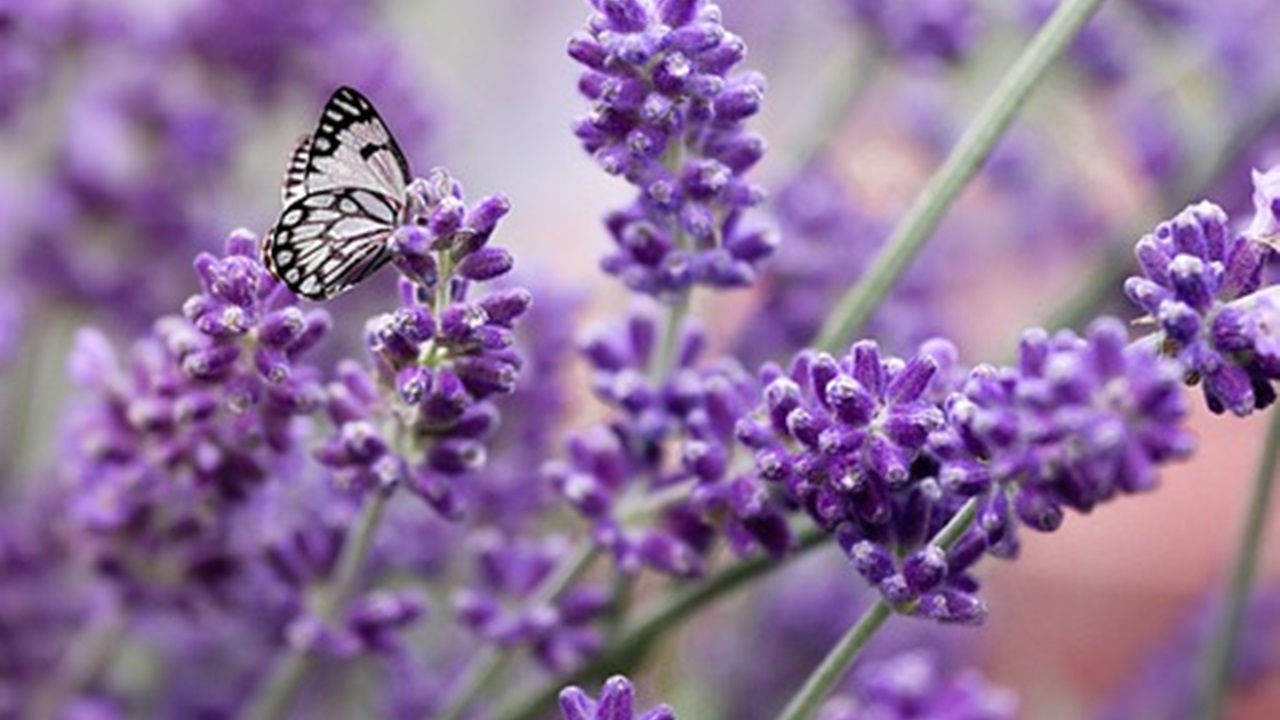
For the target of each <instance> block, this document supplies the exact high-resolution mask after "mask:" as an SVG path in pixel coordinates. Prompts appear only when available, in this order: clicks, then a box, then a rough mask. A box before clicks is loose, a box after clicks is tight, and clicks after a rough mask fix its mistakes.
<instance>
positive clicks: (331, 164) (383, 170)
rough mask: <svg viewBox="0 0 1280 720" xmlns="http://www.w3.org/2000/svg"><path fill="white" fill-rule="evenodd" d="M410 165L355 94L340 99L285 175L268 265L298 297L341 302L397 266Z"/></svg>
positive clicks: (266, 250) (340, 92)
mask: <svg viewBox="0 0 1280 720" xmlns="http://www.w3.org/2000/svg"><path fill="white" fill-rule="evenodd" d="M409 177H410V175H409V164H408V162H407V161H406V160H405V157H404V153H403V152H401V150H400V147H399V145H398V144H397V143H396V140H395V138H394V137H393V136H392V135H391V132H390V131H389V130H388V129H387V126H386V124H385V123H384V122H383V121H382V118H381V116H379V115H378V111H377V110H375V109H374V107H373V104H372V103H370V102H369V100H368V99H367V98H365V97H364V96H363V95H361V94H360V93H359V92H357V91H356V90H354V89H352V88H349V87H341V88H338V89H337V90H336V91H334V93H333V95H332V96H331V97H330V98H329V101H328V102H327V103H325V106H324V109H323V110H322V111H321V114H320V122H319V123H318V124H317V127H316V130H315V132H314V133H312V134H311V135H310V136H308V137H305V138H303V139H302V140H301V141H300V142H299V143H298V146H297V147H296V148H295V149H294V151H293V154H292V156H291V157H290V159H289V164H288V166H287V168H286V170H285V176H284V184H283V188H282V191H281V196H282V200H283V204H284V209H283V210H282V211H281V212H280V217H279V219H277V220H276V223H275V225H274V226H273V227H272V228H271V230H270V231H268V233H267V235H266V240H265V242H264V243H263V246H262V257H263V263H264V264H265V265H266V266H267V268H268V269H269V270H270V271H271V273H272V274H273V275H275V276H276V278H278V279H279V280H280V281H281V282H283V283H284V284H285V285H286V286H288V288H289V289H290V290H292V291H293V292H294V293H296V294H298V295H300V296H302V297H305V298H308V299H312V300H324V299H328V298H331V297H334V296H336V295H339V294H341V293H343V292H345V291H347V290H349V289H351V288H352V287H354V286H355V285H356V284H358V283H359V282H360V281H361V280H364V279H365V278H366V277H368V276H370V275H372V274H373V273H374V272H376V271H377V270H378V269H379V268H381V267H382V266H383V265H385V264H386V263H387V262H388V261H390V260H391V257H392V252H391V249H390V245H389V243H390V239H391V235H392V233H394V232H395V230H396V228H397V227H399V226H401V225H403V224H404V223H405V222H406V217H405V215H406V207H407V202H406V197H405V193H406V188H407V187H408V185H409Z"/></svg>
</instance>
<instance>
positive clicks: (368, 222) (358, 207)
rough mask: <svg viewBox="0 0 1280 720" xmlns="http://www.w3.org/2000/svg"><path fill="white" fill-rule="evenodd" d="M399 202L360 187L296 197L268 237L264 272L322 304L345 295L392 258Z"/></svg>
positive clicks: (265, 245)
mask: <svg viewBox="0 0 1280 720" xmlns="http://www.w3.org/2000/svg"><path fill="white" fill-rule="evenodd" d="M399 212H400V202H399V200H397V199H396V198H395V197H393V196H390V195H387V194H385V193H382V192H380V191H377V190H371V189H367V188H363V187H339V188H333V189H328V190H318V191H315V192H309V193H307V194H305V195H302V196H300V197H296V198H294V199H293V200H292V201H291V202H290V203H289V204H288V205H286V206H285V209H284V211H283V212H281V213H280V219H279V220H277V221H276V224H275V226H274V227H273V228H271V230H270V232H268V233H267V238H266V242H265V243H264V245H263V253H262V254H263V259H264V261H265V262H266V265H267V268H268V269H269V270H270V271H271V274H272V275H275V276H276V277H277V278H279V279H280V281H281V282H283V283H284V284H285V285H286V286H287V287H288V288H289V289H290V290H292V291H293V292H294V293H295V294H297V295H300V296H302V297H305V298H307V299H310V300H325V299H328V298H331V297H334V296H336V295H339V294H341V293H343V292H346V291H347V290H349V289H350V288H352V287H353V286H355V285H356V284H357V283H359V282H360V281H361V280H363V279H365V278H366V277H368V276H369V275H372V274H373V273H374V272H375V271H377V270H378V268H380V267H382V266H383V265H385V264H386V263H387V261H389V260H390V259H391V255H392V253H391V250H390V248H389V247H388V245H387V241H388V240H389V239H390V237H391V233H393V232H395V229H396V227H397V225H398V215H399Z"/></svg>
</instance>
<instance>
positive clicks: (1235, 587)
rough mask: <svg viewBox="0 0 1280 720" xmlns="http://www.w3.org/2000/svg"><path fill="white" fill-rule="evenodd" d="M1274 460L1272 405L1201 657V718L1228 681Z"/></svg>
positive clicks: (1278, 414) (1215, 710) (1277, 441)
mask: <svg viewBox="0 0 1280 720" xmlns="http://www.w3.org/2000/svg"><path fill="white" fill-rule="evenodd" d="M1277 462H1280V409H1275V408H1273V409H1272V410H1271V425H1270V427H1269V429H1268V430H1267V440H1266V445H1265V446H1264V447H1263V449H1262V458H1261V461H1260V462H1259V463H1258V474H1257V476H1256V477H1255V478H1254V481H1253V496H1252V497H1251V498H1249V505H1248V510H1247V511H1246V513H1247V514H1246V517H1245V522H1244V527H1243V528H1242V529H1241V531H1240V544H1239V546H1238V549H1237V551H1236V565H1235V569H1234V570H1233V572H1232V574H1231V584H1230V585H1228V586H1227V596H1226V602H1225V603H1224V606H1223V610H1222V616H1221V617H1219V618H1218V623H1217V626H1216V627H1215V628H1214V631H1213V636H1212V639H1211V640H1210V643H1209V648H1208V651H1207V654H1206V657H1205V660H1206V663H1205V668H1204V677H1203V681H1202V682H1203V684H1202V686H1201V691H1200V708H1199V710H1200V712H1199V714H1198V715H1197V716H1196V717H1198V718H1201V719H1202V720H1216V719H1217V718H1218V717H1219V715H1220V713H1221V711H1222V704H1223V699H1224V697H1225V696H1226V692H1227V687H1228V685H1230V683H1231V673H1232V670H1233V669H1234V667H1235V660H1236V654H1237V650H1238V645H1239V642H1240V628H1241V625H1242V624H1243V622H1244V613H1245V606H1246V605H1247V603H1248V601H1249V594H1250V593H1251V592H1252V590H1253V578H1254V574H1255V572H1256V571H1257V569H1258V549H1259V547H1260V545H1261V542H1262V533H1263V530H1264V529H1265V527H1266V520H1267V514H1268V512H1269V511H1270V509H1271V488H1272V486H1273V485H1274V484H1275V478H1276V465H1277Z"/></svg>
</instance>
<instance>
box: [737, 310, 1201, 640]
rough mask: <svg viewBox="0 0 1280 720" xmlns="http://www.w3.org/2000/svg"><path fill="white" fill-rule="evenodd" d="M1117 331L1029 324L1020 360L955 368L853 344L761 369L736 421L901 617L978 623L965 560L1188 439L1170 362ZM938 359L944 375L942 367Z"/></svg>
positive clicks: (1182, 451)
mask: <svg viewBox="0 0 1280 720" xmlns="http://www.w3.org/2000/svg"><path fill="white" fill-rule="evenodd" d="M1126 342H1127V336H1126V334H1125V331H1124V328H1123V326H1121V325H1120V324H1119V323H1118V322H1117V321H1114V320H1103V321H1099V322H1097V323H1095V324H1094V325H1093V326H1092V327H1091V328H1090V331H1089V335H1088V337H1087V338H1085V339H1081V338H1078V337H1076V336H1075V335H1073V334H1071V333H1069V332H1063V333H1059V334H1058V335H1055V336H1052V337H1051V336H1049V335H1047V334H1046V333H1044V332H1043V331H1030V332H1028V333H1027V334H1026V335H1025V336H1024V338H1023V343H1022V347H1021V353H1020V358H1019V362H1018V364H1017V365H1016V366H1014V367H1007V368H998V369H997V368H993V367H990V366H979V367H976V368H974V369H973V370H971V371H970V372H969V373H968V377H967V379H965V380H963V382H962V383H961V382H960V381H959V378H960V376H961V374H962V373H960V372H959V369H958V368H957V367H956V366H955V356H956V353H955V349H954V348H953V347H951V346H950V345H949V344H948V343H945V342H942V341H933V342H929V343H926V344H925V345H924V346H923V347H922V350H921V351H920V352H919V353H917V354H916V355H915V356H914V357H913V358H911V359H909V360H906V361H903V360H900V359H897V358H892V357H884V356H882V355H881V354H880V352H879V350H878V348H877V347H876V345H875V344H874V343H872V342H870V341H860V342H858V343H855V344H854V346H853V347H852V349H851V350H850V352H849V354H847V355H845V356H844V357H842V358H839V359H836V358H834V357H832V356H830V355H826V354H821V353H811V352H805V353H801V354H800V355H798V356H797V357H796V359H795V361H794V362H793V363H792V366H791V368H790V370H789V371H788V372H786V373H783V372H782V371H781V370H780V369H779V368H777V367H770V366H766V368H765V369H764V370H763V372H762V374H763V378H764V390H763V393H762V397H763V402H762V404H761V406H760V407H759V408H758V410H757V411H756V412H755V414H754V415H753V416H752V418H751V419H749V420H744V421H743V422H742V423H740V424H739V428H738V436H739V439H740V440H741V441H742V442H743V443H744V444H745V445H747V446H748V447H750V448H752V449H753V450H754V451H755V460H756V471H757V472H758V473H759V475H760V477H761V478H763V479H765V480H766V481H768V482H770V483H772V484H774V485H776V486H779V487H780V488H781V489H782V490H783V491H784V492H785V494H786V496H787V497H788V498H790V499H791V500H792V501H793V502H795V503H797V504H798V505H799V506H800V507H801V508H803V509H804V510H805V511H806V512H807V513H808V515H809V516H810V517H811V518H812V519H813V520H814V521H815V522H816V523H817V525H818V526H819V527H820V528H822V529H824V530H825V531H827V532H828V533H831V534H833V535H835V537H836V539H837V540H838V541H839V543H840V545H841V547H843V548H844V550H845V552H846V553H847V554H848V556H849V559H850V560H851V562H852V564H853V566H854V568H855V570H857V572H858V573H859V574H860V575H862V576H863V578H864V579H866V580H867V581H868V582H869V583H871V584H872V585H874V586H875V587H877V588H878V589H879V591H880V593H881V595H882V596H883V597H884V598H885V599H886V600H887V601H889V602H890V603H893V604H894V605H895V606H896V607H898V608H899V610H900V611H902V612H908V613H912V614H916V615H921V616H924V617H930V618H933V619H936V620H942V621H947V622H966V623H972V622H979V621H981V619H982V617H983V616H984V614H985V608H984V606H983V604H982V602H981V600H980V599H979V598H978V597H977V595H976V590H977V582H976V580H975V579H974V578H973V577H972V576H970V575H969V574H968V569H969V568H970V567H971V566H972V565H973V563H975V562H976V561H977V560H979V559H980V558H981V557H982V556H983V555H984V554H985V553H988V552H990V553H992V554H995V555H998V556H1002V557H1009V556H1011V555H1013V554H1014V553H1015V552H1016V550H1017V539H1016V535H1015V528H1016V524H1017V523H1016V521H1021V522H1022V523H1024V524H1027V525H1029V526H1031V527H1033V528H1035V529H1037V530H1042V531H1047V530H1053V529H1055V528H1056V527H1057V526H1058V524H1059V523H1060V522H1061V520H1062V516H1063V509H1062V508H1063V507H1067V508H1072V509H1075V510H1077V511H1080V512H1087V511H1089V510H1090V509H1092V508H1093V507H1094V506H1095V505H1096V504H1097V503H1099V502H1102V501H1105V500H1108V499H1111V498H1112V497H1114V496H1116V495H1118V494H1121V493H1132V492H1138V491H1141V490H1145V489H1149V488H1151V487H1153V486H1154V484H1155V482H1156V468H1157V467H1158V466H1159V465H1160V464H1163V463H1166V462H1169V461H1171V460H1175V459H1178V458H1181V457H1185V456H1186V455H1187V454H1188V453H1189V452H1190V440H1189V436H1188V435H1187V433H1186V431H1185V430H1184V429H1183V428H1182V426H1181V423H1182V419H1183V416H1184V415H1185V407H1184V405H1183V402H1182V396H1181V394H1180V376H1179V373H1178V372H1177V369H1176V367H1175V366H1174V365H1173V364H1172V363H1170V362H1168V361H1166V360H1164V359H1162V358H1159V357H1158V356H1157V355H1156V354H1155V353H1153V352H1152V351H1151V350H1150V349H1149V348H1147V347H1145V346H1143V345H1140V344H1139V345H1133V346H1126ZM939 369H942V370H943V372H939ZM968 498H978V499H979V502H978V505H977V515H976V522H975V523H974V524H973V525H972V526H971V527H970V528H969V529H968V530H966V531H965V532H964V533H963V534H962V535H961V537H959V538H958V540H957V541H956V542H955V543H954V545H952V546H951V547H950V548H949V549H943V548H942V547H939V546H936V545H933V544H931V543H930V542H929V539H930V538H931V537H933V536H934V535H936V534H937V533H938V532H939V531H940V530H941V529H942V526H943V525H944V524H945V523H946V522H947V521H948V520H949V519H950V518H951V517H952V516H953V515H954V514H955V513H956V512H957V511H958V510H959V509H960V507H961V505H963V504H964V503H965V501H966V499H968Z"/></svg>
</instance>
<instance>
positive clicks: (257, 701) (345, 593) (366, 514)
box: [241, 492, 389, 720]
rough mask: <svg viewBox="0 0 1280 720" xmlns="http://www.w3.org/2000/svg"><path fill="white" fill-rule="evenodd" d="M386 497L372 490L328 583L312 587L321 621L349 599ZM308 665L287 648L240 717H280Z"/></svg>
mask: <svg viewBox="0 0 1280 720" xmlns="http://www.w3.org/2000/svg"><path fill="white" fill-rule="evenodd" d="M388 497H389V495H387V494H385V493H381V492H375V493H373V495H372V497H371V498H370V499H369V501H368V502H366V503H365V505H364V507H363V508H361V510H360V516H359V517H358V518H357V519H356V522H355V526H354V534H353V535H351V536H350V537H349V539H348V542H346V543H344V544H343V546H342V555H340V556H339V557H338V565H337V568H336V569H335V570H334V574H333V577H332V578H331V580H330V582H329V583H328V584H326V585H325V586H323V587H320V588H317V589H316V593H315V596H314V597H315V606H314V611H315V614H316V617H317V618H318V619H319V620H320V622H321V623H322V624H324V625H326V626H327V625H329V624H331V623H332V622H333V621H334V620H335V619H336V618H337V615H338V613H340V612H341V611H342V609H343V608H344V607H346V604H347V601H348V600H350V598H351V593H352V592H353V591H354V590H355V585H356V581H357V580H358V579H359V577H360V570H361V569H362V568H363V567H364V562H365V560H366V558H367V557H368V555H369V548H371V547H372V546H373V538H374V536H375V535H376V534H377V530H378V526H379V525H381V523H382V516H383V513H384V511H385V510H386V506H387V499H388ZM310 667H311V655H310V654H309V653H308V651H307V650H306V649H305V648H290V649H289V651H288V654H286V655H285V656H283V657H281V658H280V659H279V661H278V662H277V663H276V666H275V668H274V669H273V670H272V671H271V675H270V677H268V678H267V679H266V681H265V682H264V683H263V684H262V685H261V686H259V688H258V691H257V693H256V694H255V695H254V697H253V698H252V699H251V700H250V701H249V704H248V705H246V706H245V710H244V712H243V713H242V714H241V717H243V718H244V719H245V720H276V719H277V718H281V717H284V716H285V715H284V713H285V711H286V710H288V707H289V702H290V700H291V699H292V698H293V694H294V693H295V692H296V691H297V689H298V685H299V684H300V683H301V682H302V679H303V677H305V676H306V674H307V671H308V670H309V669H310Z"/></svg>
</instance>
